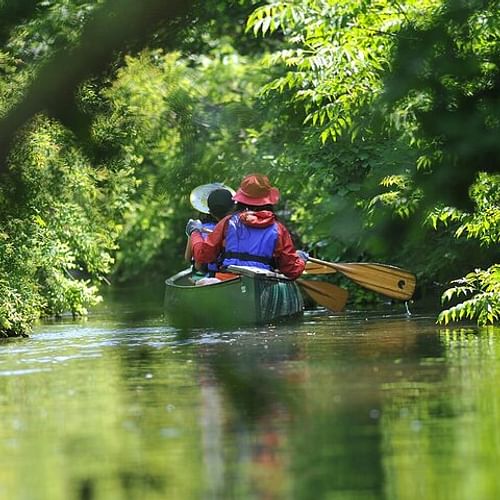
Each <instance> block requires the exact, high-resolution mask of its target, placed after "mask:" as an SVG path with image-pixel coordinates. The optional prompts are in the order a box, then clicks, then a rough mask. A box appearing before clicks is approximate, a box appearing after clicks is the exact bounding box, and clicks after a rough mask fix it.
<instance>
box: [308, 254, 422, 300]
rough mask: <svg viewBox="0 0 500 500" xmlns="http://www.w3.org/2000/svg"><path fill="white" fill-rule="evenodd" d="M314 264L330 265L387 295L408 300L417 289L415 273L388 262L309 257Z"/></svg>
mask: <svg viewBox="0 0 500 500" xmlns="http://www.w3.org/2000/svg"><path fill="white" fill-rule="evenodd" d="M309 261H311V262H313V263H314V264H320V265H322V266H326V267H330V268H332V269H335V271H338V272H339V273H342V274H343V275H344V276H346V277H347V278H349V279H351V280H352V281H354V282H355V283H357V284H358V285H361V286H362V287H364V288H367V289H369V290H373V291H374V292H377V293H380V294H381V295H385V296H387V297H391V298H393V299H400V300H408V299H410V298H411V297H412V296H413V292H414V291H415V284H416V278H415V275H414V274H412V273H410V272H408V271H405V270H404V269H401V268H399V267H395V266H389V265H387V264H369V263H364V262H352V263H341V262H327V261H325V260H320V259H315V258H314V257H309Z"/></svg>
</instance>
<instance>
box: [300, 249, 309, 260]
mask: <svg viewBox="0 0 500 500" xmlns="http://www.w3.org/2000/svg"><path fill="white" fill-rule="evenodd" d="M297 255H298V256H299V258H300V259H302V260H303V261H304V262H307V261H308V260H309V254H308V253H307V252H304V250H297Z"/></svg>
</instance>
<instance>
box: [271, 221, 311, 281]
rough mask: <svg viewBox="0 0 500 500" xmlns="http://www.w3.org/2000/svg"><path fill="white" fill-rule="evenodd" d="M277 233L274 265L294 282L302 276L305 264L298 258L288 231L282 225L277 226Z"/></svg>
mask: <svg viewBox="0 0 500 500" xmlns="http://www.w3.org/2000/svg"><path fill="white" fill-rule="evenodd" d="M278 231H279V238H278V244H277V246H276V251H275V259H276V263H277V265H278V269H279V271H280V272H282V273H283V274H284V275H285V276H286V277H288V278H290V279H292V280H294V279H296V278H298V277H299V276H300V275H301V274H302V272H303V271H304V268H305V267H306V263H305V262H304V261H303V260H302V259H301V258H300V257H299V256H298V254H297V252H296V250H295V245H294V244H293V241H292V237H291V236H290V233H289V232H288V229H287V228H286V227H285V226H283V225H282V224H278Z"/></svg>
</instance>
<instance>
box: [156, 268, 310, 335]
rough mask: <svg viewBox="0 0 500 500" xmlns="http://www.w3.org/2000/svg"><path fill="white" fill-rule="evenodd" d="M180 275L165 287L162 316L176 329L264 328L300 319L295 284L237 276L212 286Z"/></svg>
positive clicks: (298, 291) (276, 279) (259, 277)
mask: <svg viewBox="0 0 500 500" xmlns="http://www.w3.org/2000/svg"><path fill="white" fill-rule="evenodd" d="M189 275H190V271H189V270H186V271H182V272H180V273H178V274H176V275H175V276H172V277H171V278H169V279H168V280H167V281H166V283H165V312H166V314H167V317H168V319H169V321H170V322H171V323H172V324H173V325H175V326H181V327H203V326H222V327H226V326H240V325H252V324H266V323H273V322H276V321H281V320H285V319H287V318H291V317H295V316H298V315H301V314H302V312H303V309H304V303H303V300H302V295H301V293H300V290H299V288H298V286H297V284H296V283H295V282H294V281H290V280H285V279H279V278H269V277H262V276H256V277H252V276H243V275H240V276H238V277H236V278H235V279H233V280H229V281H222V282H220V283H215V284H211V285H204V286H194V285H192V284H190V283H189Z"/></svg>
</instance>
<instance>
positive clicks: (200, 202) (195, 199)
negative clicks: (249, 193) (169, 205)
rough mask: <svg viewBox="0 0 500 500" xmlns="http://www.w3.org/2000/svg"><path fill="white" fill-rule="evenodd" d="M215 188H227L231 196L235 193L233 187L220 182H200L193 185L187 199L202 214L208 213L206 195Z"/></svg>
mask: <svg viewBox="0 0 500 500" xmlns="http://www.w3.org/2000/svg"><path fill="white" fill-rule="evenodd" d="M216 189H227V190H228V191H229V192H230V193H231V194H232V195H233V196H234V194H235V193H236V192H235V190H234V189H232V188H230V187H229V186H226V185H225V184H222V183H221V182H212V183H211V184H202V185H201V186H198V187H195V188H194V189H193V190H192V191H191V194H190V195H189V201H190V202H191V205H192V206H193V208H195V209H196V210H198V212H201V213H202V214H209V213H210V210H209V208H208V197H209V195H210V193H211V192H212V191H215V190H216Z"/></svg>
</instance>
